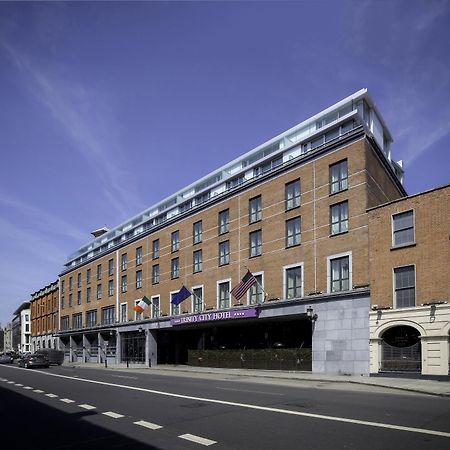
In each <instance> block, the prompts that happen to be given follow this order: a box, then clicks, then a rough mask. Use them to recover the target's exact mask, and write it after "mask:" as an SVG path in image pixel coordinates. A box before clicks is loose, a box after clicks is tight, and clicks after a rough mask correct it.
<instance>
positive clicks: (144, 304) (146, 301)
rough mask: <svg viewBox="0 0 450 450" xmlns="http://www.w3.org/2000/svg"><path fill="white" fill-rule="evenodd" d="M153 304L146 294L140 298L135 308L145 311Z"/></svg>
mask: <svg viewBox="0 0 450 450" xmlns="http://www.w3.org/2000/svg"><path fill="white" fill-rule="evenodd" d="M151 304H152V301H151V300H149V299H148V298H147V297H146V296H145V295H144V297H142V298H141V299H140V300H139V303H138V304H137V305H136V306H135V307H134V308H133V309H134V310H135V311H136V312H137V313H142V312H144V309H146V308H148V307H149V306H150V305H151Z"/></svg>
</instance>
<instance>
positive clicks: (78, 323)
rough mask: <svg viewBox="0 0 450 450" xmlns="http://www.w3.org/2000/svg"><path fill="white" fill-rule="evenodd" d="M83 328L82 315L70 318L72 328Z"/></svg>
mask: <svg viewBox="0 0 450 450" xmlns="http://www.w3.org/2000/svg"><path fill="white" fill-rule="evenodd" d="M82 326H83V316H82V313H78V314H74V315H73V316H72V328H81V327H82Z"/></svg>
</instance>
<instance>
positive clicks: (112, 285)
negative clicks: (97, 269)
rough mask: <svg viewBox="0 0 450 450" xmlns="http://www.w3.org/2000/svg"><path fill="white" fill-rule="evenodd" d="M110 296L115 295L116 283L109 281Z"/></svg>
mask: <svg viewBox="0 0 450 450" xmlns="http://www.w3.org/2000/svg"><path fill="white" fill-rule="evenodd" d="M108 295H109V296H110V297H112V296H113V295H114V281H113V280H109V281H108Z"/></svg>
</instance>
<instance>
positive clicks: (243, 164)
mask: <svg viewBox="0 0 450 450" xmlns="http://www.w3.org/2000/svg"><path fill="white" fill-rule="evenodd" d="M356 129H363V130H364V132H365V133H366V134H367V135H368V136H370V137H371V138H372V139H373V141H374V142H375V143H376V145H377V146H378V148H379V149H380V150H381V153H382V155H384V158H385V161H386V163H387V165H388V166H389V167H391V169H392V171H393V174H394V175H395V177H396V178H397V180H398V182H399V184H402V182H403V168H402V163H401V161H400V162H395V161H393V160H392V159H391V143H392V137H391V134H390V132H389V130H388V128H387V127H386V125H385V123H384V121H383V118H382V117H381V115H380V113H379V112H378V110H377V108H376V106H375V104H374V102H373V100H372V99H371V97H370V96H369V94H368V91H367V89H361V90H360V91H358V92H356V93H354V94H353V95H350V96H349V97H347V98H345V99H343V100H341V101H339V102H338V103H336V104H334V105H333V106H330V107H329V108H327V109H325V110H323V111H322V112H320V113H318V114H316V115H314V116H312V117H310V118H309V119H307V120H305V121H303V122H301V123H299V124H298V125H296V126H294V127H292V128H291V129H289V130H287V131H285V132H283V133H281V134H280V135H278V136H276V137H274V138H272V139H270V140H269V141H267V142H265V143H263V144H261V145H259V146H258V147H256V148H254V149H252V150H250V151H249V152H247V153H245V154H244V155H242V156H240V157H239V158H236V159H235V160H233V161H231V162H230V163H228V164H226V165H224V166H222V167H220V168H219V169H217V170H215V171H214V172H211V173H209V174H208V175H206V176H204V177H203V178H201V179H199V180H197V181H196V182H194V183H192V184H190V185H189V186H187V187H185V188H183V189H181V190H180V191H178V192H176V193H175V194H173V195H171V196H169V197H167V198H166V199H164V200H162V201H161V202H159V203H156V204H155V205H153V206H151V207H150V208H147V209H146V210H145V211H143V212H141V213H140V214H138V215H136V216H134V217H132V218H131V219H129V220H127V221H126V222H124V223H122V224H120V225H119V226H117V227H115V228H113V229H111V230H108V231H106V230H105V232H104V233H103V234H100V235H97V236H96V237H95V239H93V240H92V241H90V242H89V243H88V244H86V245H84V246H83V247H81V248H80V249H79V250H77V251H76V252H75V253H73V254H72V255H70V256H69V257H68V260H67V263H66V264H65V269H64V270H63V273H65V272H68V271H70V270H73V269H74V268H75V267H77V266H80V265H83V264H85V263H86V262H88V261H90V260H92V259H95V258H97V257H99V256H100V255H102V254H104V253H108V252H110V251H112V250H114V249H115V248H119V247H121V246H123V245H125V244H126V243H128V242H130V241H132V240H134V239H137V238H138V237H139V236H142V234H143V233H149V232H152V231H153V230H156V229H158V228H161V227H162V226H164V225H165V224H167V222H172V221H175V220H177V219H178V218H180V217H181V216H184V215H185V214H189V213H190V212H192V211H194V210H197V209H199V208H201V207H204V206H205V204H208V203H210V202H213V201H215V200H217V199H220V198H222V197H224V196H226V195H228V194H229V193H230V192H232V191H233V190H235V189H238V188H240V187H241V186H243V185H246V184H250V183H251V182H255V181H256V180H257V179H260V178H261V177H262V176H264V175H266V174H268V173H270V172H273V171H277V170H280V169H281V168H282V167H284V166H286V165H288V164H291V163H293V162H297V161H300V160H301V159H303V158H309V157H311V156H312V155H314V154H316V153H319V152H320V151H321V150H323V149H324V148H325V147H328V146H329V145H332V144H333V143H335V142H336V143H339V142H340V141H341V140H343V139H345V138H346V137H347V136H349V135H350V134H352V133H353V132H354V131H355V130H356Z"/></svg>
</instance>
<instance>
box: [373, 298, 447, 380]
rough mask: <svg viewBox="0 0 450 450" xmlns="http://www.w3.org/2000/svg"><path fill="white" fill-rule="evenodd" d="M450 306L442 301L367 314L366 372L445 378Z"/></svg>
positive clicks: (379, 310) (374, 311)
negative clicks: (368, 325) (367, 367)
mask: <svg viewBox="0 0 450 450" xmlns="http://www.w3.org/2000/svg"><path fill="white" fill-rule="evenodd" d="M449 333H450V305H448V304H446V303H444V302H436V303H430V304H427V305H423V306H417V307H414V308H404V309H378V310H377V309H375V310H373V311H371V313H370V372H371V373H418V374H422V375H447V374H449V368H450V350H449V348H450V335H449Z"/></svg>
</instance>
